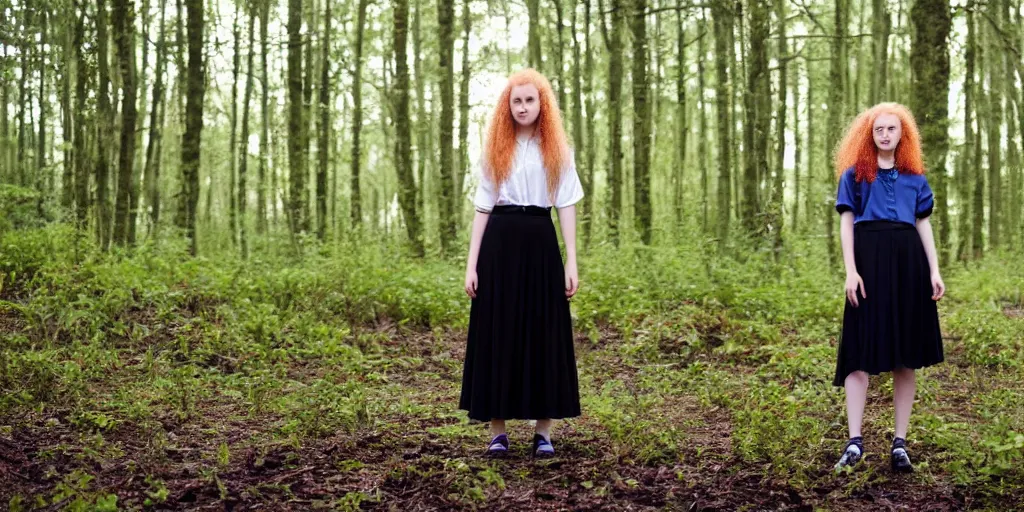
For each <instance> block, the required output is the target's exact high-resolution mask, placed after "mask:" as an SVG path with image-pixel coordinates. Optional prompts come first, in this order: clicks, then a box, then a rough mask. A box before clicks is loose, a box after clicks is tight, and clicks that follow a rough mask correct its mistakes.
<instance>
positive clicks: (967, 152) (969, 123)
mask: <svg viewBox="0 0 1024 512" xmlns="http://www.w3.org/2000/svg"><path fill="white" fill-rule="evenodd" d="M974 8H975V4H974V2H973V0H972V1H970V2H968V4H967V44H966V48H965V55H964V60H965V68H966V69H965V72H964V86H963V89H964V144H963V149H962V150H961V151H960V157H959V159H958V164H959V165H958V167H957V175H956V182H957V187H956V188H957V199H958V201H957V202H958V203H959V204H960V205H962V207H961V208H960V209H959V210H960V211H959V212H957V214H958V215H957V218H958V221H959V222H957V235H958V237H959V240H958V243H957V248H956V259H957V260H961V261H963V260H966V259H967V258H969V257H970V254H971V242H972V237H971V235H972V233H971V214H972V209H973V205H972V204H971V194H970V183H971V179H970V173H969V172H968V169H970V168H971V166H972V165H973V163H974V162H973V161H974V159H973V154H974V152H975V151H976V147H975V145H974V63H975V57H976V53H975V44H976V43H975V35H974V11H973V9H974Z"/></svg>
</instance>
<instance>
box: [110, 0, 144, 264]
mask: <svg viewBox="0 0 1024 512" xmlns="http://www.w3.org/2000/svg"><path fill="white" fill-rule="evenodd" d="M113 7H114V11H113V17H112V19H113V25H114V32H115V37H116V40H115V41H116V43H115V44H117V60H118V62H119V64H120V68H121V145H120V148H119V149H120V157H119V159H118V175H117V203H116V204H117V207H116V213H115V216H114V242H115V243H116V244H118V245H120V246H126V245H129V244H131V243H133V242H134V240H131V239H130V238H131V237H130V236H129V229H130V228H129V224H128V223H129V221H130V220H132V219H131V217H130V213H131V210H132V196H133V195H134V196H136V197H137V196H138V185H137V184H136V183H133V181H134V180H133V179H132V178H134V177H135V169H134V165H135V124H136V117H137V115H138V111H137V110H136V103H135V100H136V96H137V94H138V89H137V88H136V86H135V82H136V76H135V4H134V2H130V1H129V0H114V6H113Z"/></svg>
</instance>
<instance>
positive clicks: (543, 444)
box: [533, 434, 555, 459]
mask: <svg viewBox="0 0 1024 512" xmlns="http://www.w3.org/2000/svg"><path fill="white" fill-rule="evenodd" d="M533 456H534V457H536V458H538V459H546V458H550V457H554V456H555V447H554V446H552V445H551V441H548V440H547V439H545V438H544V436H542V435H540V434H534V435H533Z"/></svg>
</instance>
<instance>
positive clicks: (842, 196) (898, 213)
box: [836, 167, 935, 225]
mask: <svg viewBox="0 0 1024 512" xmlns="http://www.w3.org/2000/svg"><path fill="white" fill-rule="evenodd" d="M934 205H935V199H934V197H933V196H932V188H931V187H929V186H928V179H927V178H925V177H924V175H923V174H903V173H900V172H899V171H897V170H896V169H879V170H878V175H877V177H876V178H875V181H874V182H872V183H868V181H867V180H864V181H862V182H860V183H857V178H856V172H855V170H854V168H853V167H851V168H849V169H847V170H846V171H845V172H844V173H843V176H842V178H840V179H839V192H838V193H837V194H836V211H838V212H839V213H843V212H848V211H852V212H853V215H854V220H853V222H854V224H856V223H858V222H865V221H872V220H888V221H894V222H905V223H907V224H911V225H913V224H914V223H915V222H916V220H917V219H923V218H925V217H927V216H929V215H931V214H932V208H933V207H934Z"/></svg>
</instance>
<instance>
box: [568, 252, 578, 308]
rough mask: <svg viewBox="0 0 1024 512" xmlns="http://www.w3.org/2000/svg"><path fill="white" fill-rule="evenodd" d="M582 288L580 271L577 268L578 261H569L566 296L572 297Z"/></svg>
mask: <svg viewBox="0 0 1024 512" xmlns="http://www.w3.org/2000/svg"><path fill="white" fill-rule="evenodd" d="M579 289H580V276H579V271H577V270H576V262H575V261H569V262H566V264H565V297H566V298H569V299H571V298H572V296H573V295H576V292H577V291H579Z"/></svg>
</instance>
